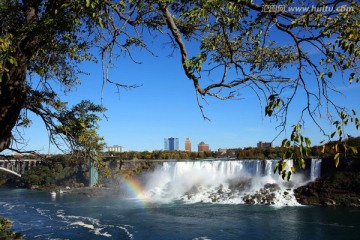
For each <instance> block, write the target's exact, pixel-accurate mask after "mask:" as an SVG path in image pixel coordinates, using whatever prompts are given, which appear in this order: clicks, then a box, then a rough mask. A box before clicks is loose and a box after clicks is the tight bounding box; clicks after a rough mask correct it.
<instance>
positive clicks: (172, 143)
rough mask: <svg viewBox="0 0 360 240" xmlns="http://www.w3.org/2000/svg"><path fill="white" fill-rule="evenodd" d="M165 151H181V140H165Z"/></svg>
mask: <svg viewBox="0 0 360 240" xmlns="http://www.w3.org/2000/svg"><path fill="white" fill-rule="evenodd" d="M164 149H165V150H169V151H177V150H179V139H178V138H173V137H171V138H165V139H164Z"/></svg>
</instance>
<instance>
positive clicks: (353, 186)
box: [295, 172, 360, 207]
mask: <svg viewBox="0 0 360 240" xmlns="http://www.w3.org/2000/svg"><path fill="white" fill-rule="evenodd" d="M295 197H296V199H297V201H298V202H299V203H301V204H304V205H323V206H349V207H360V172H337V173H335V174H333V175H331V176H328V177H325V178H323V179H318V180H316V181H315V182H311V183H309V184H307V185H305V186H302V187H299V188H297V189H296V190H295Z"/></svg>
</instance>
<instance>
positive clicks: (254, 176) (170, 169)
mask: <svg viewBox="0 0 360 240" xmlns="http://www.w3.org/2000/svg"><path fill="white" fill-rule="evenodd" d="M278 161H279V160H212V161H173V162H163V163H162V164H159V165H158V166H157V167H156V168H155V170H154V171H153V172H148V173H147V174H145V175H144V176H143V178H142V180H141V182H142V184H143V185H144V186H143V190H144V193H143V194H142V195H143V196H146V199H151V200H152V201H174V200H181V201H188V202H212V203H232V204H239V203H251V204H272V205H296V204H297V202H296V200H295V197H294V195H293V192H292V190H291V189H293V188H295V187H298V186H300V185H302V184H304V183H305V182H306V181H304V176H303V175H301V174H294V175H292V176H291V180H290V181H287V180H283V179H282V177H281V176H279V174H278V173H274V166H275V164H276V163H277V162H278ZM286 163H287V167H286V169H287V170H290V168H291V167H292V166H293V163H292V160H287V162H286Z"/></svg>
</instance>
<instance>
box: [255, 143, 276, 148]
mask: <svg viewBox="0 0 360 240" xmlns="http://www.w3.org/2000/svg"><path fill="white" fill-rule="evenodd" d="M257 147H258V148H271V147H272V142H262V141H260V142H258V143H257Z"/></svg>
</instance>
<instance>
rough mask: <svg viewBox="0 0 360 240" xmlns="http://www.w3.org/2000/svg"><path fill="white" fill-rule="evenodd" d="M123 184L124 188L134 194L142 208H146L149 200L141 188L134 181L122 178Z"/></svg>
mask: <svg viewBox="0 0 360 240" xmlns="http://www.w3.org/2000/svg"><path fill="white" fill-rule="evenodd" d="M123 183H124V185H125V186H126V188H127V189H128V190H129V191H131V192H132V193H134V194H135V195H136V197H137V198H138V199H139V200H140V202H141V203H142V205H143V206H145V207H146V206H147V205H148V204H149V203H150V199H149V198H148V197H147V196H146V195H145V194H144V189H143V187H142V186H141V185H140V184H139V183H138V181H136V180H135V179H130V178H129V179H126V178H123Z"/></svg>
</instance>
